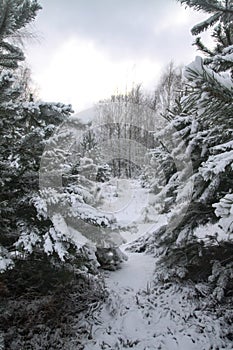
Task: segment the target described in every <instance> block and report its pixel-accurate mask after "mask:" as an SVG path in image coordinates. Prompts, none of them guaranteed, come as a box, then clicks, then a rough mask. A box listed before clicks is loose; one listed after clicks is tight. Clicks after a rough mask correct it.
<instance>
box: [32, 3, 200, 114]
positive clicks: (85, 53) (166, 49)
mask: <svg viewBox="0 0 233 350" xmlns="http://www.w3.org/2000/svg"><path fill="white" fill-rule="evenodd" d="M41 4H42V6H43V10H42V11H41V13H40V14H39V15H38V18H37V19H36V21H35V23H36V27H37V30H38V31H39V33H42V36H43V37H44V40H41V44H40V45H37V46H36V45H33V46H32V45H31V46H29V47H28V52H27V56H28V60H29V63H30V64H31V67H32V71H33V75H34V79H35V80H36V81H37V82H38V84H39V85H40V86H41V95H42V97H43V98H45V99H47V100H48V99H54V100H59V99H60V100H62V101H65V102H72V104H73V105H75V107H76V106H86V105H88V104H90V101H96V100H98V98H103V97H106V96H107V95H109V94H112V93H113V92H114V89H115V90H116V89H120V90H122V89H123V88H125V86H126V85H130V84H132V82H133V81H135V82H143V83H144V84H145V85H147V86H149V85H152V84H153V83H152V81H156V80H158V77H159V75H160V74H159V71H160V70H161V68H162V66H163V65H165V64H167V63H168V62H169V61H170V60H174V61H175V63H178V64H179V63H181V62H182V63H188V62H189V61H191V60H192V59H193V57H194V55H195V54H194V49H193V48H192V46H191V43H192V40H193V39H192V37H191V34H190V28H191V27H192V26H193V25H194V24H195V23H197V22H198V21H199V20H200V19H201V20H202V19H203V16H201V15H200V14H194V13H193V12H192V11H191V10H185V9H184V8H183V7H180V6H179V5H178V4H177V2H176V1H174V0H166V1H161V0H147V1H144V0H111V1H110V0H98V1H97V0H69V2H65V1H64V0H49V1H48V0H41Z"/></svg>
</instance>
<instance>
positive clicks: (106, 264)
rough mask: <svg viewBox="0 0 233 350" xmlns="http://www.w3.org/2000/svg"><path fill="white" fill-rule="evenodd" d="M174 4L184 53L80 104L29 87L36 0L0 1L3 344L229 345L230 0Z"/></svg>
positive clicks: (232, 320) (190, 349)
mask: <svg viewBox="0 0 233 350" xmlns="http://www.w3.org/2000/svg"><path fill="white" fill-rule="evenodd" d="M174 1H175V0H174ZM177 2H179V3H180V4H182V5H183V6H184V7H190V8H192V9H194V10H195V11H197V12H198V11H201V12H203V13H205V14H206V20H205V21H203V22H201V23H198V24H196V25H195V26H194V27H193V28H192V29H191V33H192V35H193V36H194V41H195V43H194V44H195V46H196V50H197V56H196V57H193V62H190V64H188V65H187V66H185V67H183V66H179V65H176V63H175V62H174V61H173V60H172V59H173V58H172V57H171V62H170V63H169V64H168V65H167V66H166V67H164V71H163V73H162V74H161V77H160V80H159V82H158V83H157V84H156V87H155V89H154V90H153V91H147V90H146V89H144V87H143V85H142V84H141V83H140V82H139V83H135V84H134V85H133V86H132V87H131V88H130V89H128V90H129V91H126V92H125V93H123V94H122V93H116V94H113V95H112V96H109V98H106V99H104V100H101V101H99V103H98V104H96V105H95V106H94V107H93V108H91V109H89V110H87V111H85V113H84V115H82V116H81V114H80V115H79V113H77V114H74V113H73V111H72V106H71V105H65V104H63V103H62V102H57V103H49V102H43V101H41V100H40V99H39V98H38V97H37V94H36V93H35V91H34V89H33V85H32V84H31V76H30V70H29V69H28V66H27V62H26V60H25V53H24V41H25V40H28V38H29V40H30V35H31V34H30V30H29V29H28V28H29V26H30V24H31V23H33V21H34V19H35V18H36V16H37V14H38V12H40V11H43V9H42V7H41V5H40V4H39V2H37V0H0V116H1V118H0V134H1V137H0V150H1V152H0V171H1V177H0V193H1V195H0V198H1V200H0V215H1V233H0V310H1V313H0V350H3V349H9V350H26V349H28V350H29V349H30V350H45V349H49V350H50V349H51V350H52V349H54V350H58V349H67V350H72V349H74V350H101V349H112V350H115V349H116V350H117V349H118V350H121V349H130V348H132V349H137V350H159V349H161V350H176V349H177V350H208V349H209V350H210V349H215V350H217V349H233V256H232V254H233V239H232V236H231V235H232V234H233V192H232V190H233V115H232V106H233V1H232V0H177ZM204 32H208V33H209V34H210V35H211V37H212V41H213V43H214V44H213V47H211V48H210V47H208V46H206V45H205V42H204V41H203V38H202V34H203V33H204ZM85 119H86V121H85Z"/></svg>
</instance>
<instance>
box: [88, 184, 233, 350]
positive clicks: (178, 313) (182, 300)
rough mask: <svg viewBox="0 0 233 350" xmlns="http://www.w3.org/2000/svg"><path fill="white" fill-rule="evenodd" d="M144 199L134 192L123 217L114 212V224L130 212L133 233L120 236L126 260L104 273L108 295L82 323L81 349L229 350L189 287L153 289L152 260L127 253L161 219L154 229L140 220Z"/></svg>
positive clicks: (142, 193) (215, 323) (215, 322)
mask: <svg viewBox="0 0 233 350" xmlns="http://www.w3.org/2000/svg"><path fill="white" fill-rule="evenodd" d="M134 186H135V184H134ZM146 195H147V193H146V191H145V189H139V193H138V194H136V195H134V200H133V201H132V202H131V205H130V206H129V207H128V209H127V210H126V211H125V213H122V216H121V215H120V213H119V214H118V219H119V220H121V219H122V220H124V219H125V214H126V213H127V215H128V218H129V219H131V218H130V215H131V216H132V215H133V214H132V213H133V212H134V210H135V211H136V212H137V214H138V217H137V222H136V226H137V230H136V232H135V230H132V232H131V231H130V230H129V231H128V232H124V234H122V235H123V237H124V238H125V240H126V241H127V243H126V244H124V245H123V246H121V249H122V250H123V251H125V252H126V254H127V255H128V260H127V261H125V262H124V263H122V265H121V269H119V270H117V271H113V272H105V274H104V275H105V282H106V286H107V289H108V292H109V297H108V298H107V301H106V303H104V304H102V305H101V306H100V307H97V309H95V310H93V312H92V314H91V317H90V318H89V319H87V320H86V322H87V325H88V329H89V335H88V336H86V337H85V339H83V345H84V347H83V348H82V350H101V349H105V350H106V349H108V350H122V349H135V350H210V349H215V350H217V349H223V348H224V349H232V346H231V345H232V344H230V345H229V347H228V345H226V343H224V341H222V340H221V337H220V336H219V334H220V328H221V325H220V321H219V320H217V319H216V318H214V317H213V315H212V316H211V315H210V314H209V313H208V312H207V313H205V312H202V311H201V310H200V309H199V308H198V306H197V302H196V301H195V300H194V299H195V298H194V297H193V295H194V294H193V288H191V287H190V286H187V287H182V288H181V287H180V285H176V284H171V283H170V284H169V283H167V284H164V285H162V286H161V285H158V286H157V285H155V284H154V283H153V280H154V273H155V268H156V258H155V257H153V256H150V255H146V254H144V253H132V252H129V251H127V250H126V248H127V246H129V245H130V244H131V242H133V241H134V240H135V239H136V238H137V237H139V236H141V235H142V233H145V232H147V231H150V230H151V229H153V228H155V226H157V225H158V226H159V225H163V224H164V223H165V221H166V218H165V217H160V218H159V219H158V220H157V223H155V224H154V225H151V223H150V224H147V223H145V222H144V219H143V216H142V215H141V216H140V212H139V211H140V210H141V213H142V211H143V209H144V203H147V201H148V198H146V199H145V198H144V199H145V200H144V201H142V199H143V196H146ZM136 206H137V208H136ZM134 229H135V222H134Z"/></svg>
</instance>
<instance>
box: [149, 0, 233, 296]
mask: <svg viewBox="0 0 233 350" xmlns="http://www.w3.org/2000/svg"><path fill="white" fill-rule="evenodd" d="M180 2H181V3H185V4H186V5H188V6H191V7H194V8H196V9H198V10H203V11H205V12H207V13H209V14H211V15H212V16H211V18H209V19H207V21H204V22H203V23H202V24H200V25H197V26H195V27H194V29H193V30H192V32H193V34H197V33H201V32H202V31H203V30H205V29H207V28H209V27H211V26H212V25H214V24H216V23H217V24H216V26H215V27H214V29H213V33H212V36H213V38H214V40H215V43H216V45H215V48H213V49H211V50H209V49H208V50H207V49H206V48H205V47H204V45H203V44H202V43H201V41H200V39H198V41H197V43H198V48H199V49H201V46H200V43H201V45H202V49H203V51H204V53H205V54H206V55H207V57H206V58H201V57H197V58H196V60H195V61H194V62H193V63H191V64H190V65H189V66H187V67H186V68H185V77H186V80H187V88H186V91H185V94H184V96H183V98H182V100H181V103H180V104H179V106H178V107H179V108H177V109H175V110H174V111H173V114H174V115H173V119H172V121H171V123H169V124H168V125H167V127H166V128H165V129H164V130H163V131H162V136H163V135H165V134H166V133H167V134H168V135H169V130H170V134H171V130H172V129H173V130H174V128H175V129H176V131H175V133H174V135H176V136H177V138H176V139H177V140H180V141H179V142H178V143H177V144H174V149H173V152H172V155H173V156H174V157H175V154H177V151H178V150H179V149H180V148H181V147H183V146H185V152H184V158H185V157H190V158H191V160H192V167H193V174H190V188H191V183H192V182H193V184H194V189H193V191H192V196H191V201H190V204H189V208H188V210H187V212H186V214H185V215H184V216H183V219H182V221H181V222H178V225H176V218H177V217H178V216H179V215H180V213H179V210H177V209H179V206H177V205H176V206H175V207H174V203H176V204H177V203H179V202H181V203H182V202H183V201H185V191H184V192H183V191H182V190H181V188H180V187H179V186H180V185H179V184H180V183H182V181H183V180H182V177H183V174H182V172H179V171H178V172H176V173H175V174H173V175H172V173H171V174H170V179H169V181H168V183H167V185H166V186H165V188H164V189H163V191H162V192H163V193H164V192H165V193H169V196H170V197H172V198H173V200H172V201H171V206H170V209H171V213H172V215H171V217H170V221H169V224H168V226H167V227H164V226H163V227H162V228H161V229H160V231H159V232H156V235H155V236H154V238H152V239H151V241H150V242H152V241H153V240H154V244H155V245H156V246H157V247H158V250H157V252H158V253H159V254H160V256H161V260H160V266H161V277H162V278H167V277H168V276H170V277H171V276H174V275H175V276H179V277H181V278H184V277H186V278H192V279H194V280H196V281H197V280H198V281H200V280H205V281H207V279H208V276H210V275H211V270H212V267H213V271H214V272H213V274H214V276H215V277H213V278H212V281H215V286H216V284H218V288H220V284H221V280H220V279H218V277H216V276H217V275H218V274H217V273H216V266H217V265H213V261H214V260H219V264H220V265H221V264H222V265H223V269H222V270H221V271H224V268H226V271H227V277H226V280H227V281H228V282H229V281H230V272H229V271H231V267H230V265H227V264H228V263H229V264H231V261H232V260H230V259H229V256H230V255H232V237H231V235H229V232H230V231H229V230H231V228H232V226H231V222H232V219H231V215H232V214H231V191H232V178H233V177H232V175H233V174H232V161H233V157H232V139H233V119H232V105H233V96H232V91H233V81H232V78H233V76H232V72H233V49H232V43H233V41H232V40H233V27H232V13H233V4H232V1H217V0H216V1H211V2H210V1H205V0H190V1H189V0H187V1H182V0H181V1H180ZM177 111H179V113H178V114H177ZM174 135H173V136H174ZM173 136H172V138H173ZM159 137H161V134H160V135H158V139H159ZM174 157H173V158H174ZM171 194H172V195H171ZM218 202H219V204H214V203H218ZM213 204H214V205H213ZM172 208H174V209H175V211H172V210H173V209H172ZM215 208H216V210H215ZM223 208H225V209H224V210H223ZM218 217H220V220H219V221H218ZM174 224H175V225H174ZM200 225H201V227H202V229H201V232H202V233H201V235H200V227H199V228H198V226H200ZM209 225H213V226H211V227H212V229H211V228H210V226H209ZM226 226H227V227H228V228H227V229H226ZM220 228H222V230H223V231H221V233H220V232H219V229H220ZM197 232H199V234H198V233H197ZM223 237H224V238H223ZM219 271H220V270H219ZM210 279H211V278H210ZM217 281H218V282H217ZM228 282H227V283H226V284H224V285H223V284H222V289H221V288H220V289H221V292H223V290H224V288H225V289H226V288H227V286H228ZM217 291H218V292H219V289H218V290H217ZM215 293H217V292H216V291H215ZM220 295H224V293H222V294H221V293H220V292H219V296H220Z"/></svg>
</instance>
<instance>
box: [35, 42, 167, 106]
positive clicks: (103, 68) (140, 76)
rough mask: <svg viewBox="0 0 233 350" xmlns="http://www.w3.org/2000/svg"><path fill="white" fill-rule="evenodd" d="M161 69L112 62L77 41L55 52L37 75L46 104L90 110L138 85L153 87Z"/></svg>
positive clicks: (134, 62) (148, 63) (142, 63)
mask: <svg viewBox="0 0 233 350" xmlns="http://www.w3.org/2000/svg"><path fill="white" fill-rule="evenodd" d="M160 70H161V66H160V65H159V63H158V62H153V61H150V60H142V61H138V62H137V60H122V61H117V62H116V61H111V60H109V58H108V57H107V56H106V55H104V53H103V52H101V51H99V50H98V49H97V48H96V47H95V45H94V44H93V43H92V42H87V41H86V40H81V39H77V38H73V39H71V40H69V41H68V42H67V43H66V44H64V45H63V46H61V47H59V49H58V50H56V51H55V52H54V55H53V57H52V58H51V61H50V63H49V64H48V65H47V67H46V69H44V70H43V72H42V73H41V72H40V73H39V74H38V75H35V79H36V80H37V82H38V83H39V85H40V86H41V97H42V98H43V99H45V100H50V101H53V100H57V99H58V100H61V101H63V102H65V103H72V105H73V107H74V108H75V110H80V109H83V108H87V107H89V106H91V105H92V103H95V102H98V101H99V100H101V99H104V98H106V97H108V96H111V95H112V94H113V93H116V92H122V93H124V92H126V91H127V89H130V88H131V87H132V85H133V84H134V82H140V81H143V82H144V85H145V86H148V85H150V84H152V82H153V81H154V79H156V76H158V75H159V71H160Z"/></svg>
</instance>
